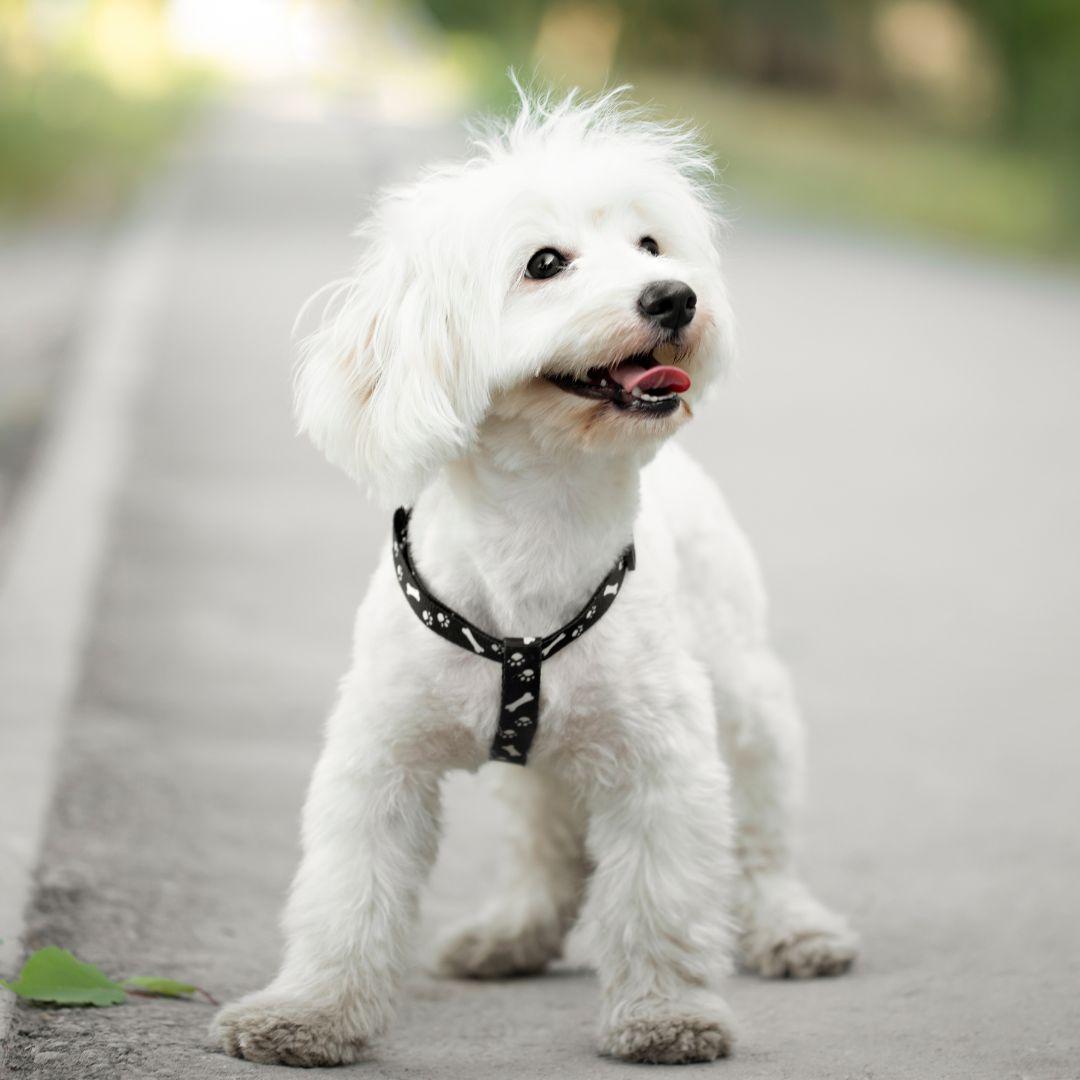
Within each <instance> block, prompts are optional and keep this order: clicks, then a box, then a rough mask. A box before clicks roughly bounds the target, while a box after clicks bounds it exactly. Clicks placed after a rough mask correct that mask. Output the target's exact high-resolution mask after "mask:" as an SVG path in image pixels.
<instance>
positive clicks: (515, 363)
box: [297, 93, 733, 502]
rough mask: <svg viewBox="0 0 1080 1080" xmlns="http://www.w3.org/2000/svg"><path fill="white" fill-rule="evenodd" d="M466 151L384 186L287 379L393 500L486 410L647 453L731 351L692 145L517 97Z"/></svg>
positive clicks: (665, 129) (674, 130)
mask: <svg viewBox="0 0 1080 1080" xmlns="http://www.w3.org/2000/svg"><path fill="white" fill-rule="evenodd" d="M476 150H477V152H476V156H474V157H473V158H471V159H470V160H468V161H466V162H464V163H462V164H457V165H453V166H445V167H441V168H438V169H435V170H432V171H431V172H429V173H427V174H426V175H424V176H423V177H421V179H420V180H419V181H418V182H416V183H414V184H412V185H410V186H408V187H404V188H398V189H395V190H391V191H388V192H386V193H385V194H384V195H383V196H382V197H381V199H380V201H379V202H378V204H377V205H376V208H375V210H374V212H373V214H372V215H371V217H370V218H369V219H368V221H367V222H366V223H365V224H364V225H363V226H362V228H361V235H362V237H363V238H364V239H365V241H366V248H365V251H364V254H363V256H362V257H361V261H360V264H359V266H358V267H357V269H356V272H355V274H354V275H353V276H352V277H351V278H350V279H349V280H348V281H347V282H345V283H343V284H342V285H341V286H340V288H339V290H338V293H337V295H336V297H335V299H334V301H333V302H332V304H331V305H330V306H329V310H328V315H327V317H326V319H325V320H324V323H323V325H322V327H321V328H320V329H319V330H317V331H316V332H315V333H314V334H313V335H312V336H311V337H310V338H308V339H307V341H306V342H305V347H304V351H303V356H302V360H301V364H300V367H299V370H298V376H297V411H298V415H299V419H300V426H301V428H302V429H304V430H306V431H307V432H308V433H309V434H310V436H311V438H312V439H313V441H314V442H315V444H316V445H317V446H319V447H320V448H321V449H322V450H323V451H324V452H325V453H326V455H327V456H328V457H329V458H330V459H331V461H333V462H335V463H336V464H338V465H340V466H342V467H343V468H344V469H346V471H348V472H349V473H351V474H352V475H354V476H355V477H357V478H358V479H361V480H363V481H366V482H367V483H368V484H369V485H370V486H371V487H372V488H373V489H374V490H375V491H376V492H377V493H378V494H380V495H381V496H383V497H384V498H386V499H387V500H388V501H392V502H396V501H407V500H409V499H411V498H412V497H413V496H414V495H415V494H416V492H417V491H418V490H419V489H420V488H421V487H422V486H423V485H424V484H425V483H426V482H427V481H428V480H429V479H430V478H431V476H432V475H433V473H434V472H435V471H436V470H437V469H438V468H439V467H440V466H442V465H443V464H445V463H446V462H448V461H451V460H453V459H455V458H458V457H461V456H463V455H465V454H467V453H468V452H469V450H470V447H471V446H473V445H475V444H476V442H477V440H478V439H480V438H481V433H482V432H483V431H484V430H486V429H487V427H488V426H489V425H497V426H499V427H500V428H501V430H502V431H503V432H504V433H505V432H506V431H507V430H508V425H509V426H510V428H509V429H510V430H513V431H514V432H516V433H517V436H518V437H520V438H523V439H527V440H529V442H530V443H531V444H532V445H534V446H535V447H537V448H539V449H540V451H541V452H545V453H551V454H567V453H569V454H575V453H594V454H597V453H598V454H622V453H628V452H633V451H634V450H635V449H645V450H646V451H647V450H649V449H650V448H652V447H655V445H656V444H657V443H658V442H659V440H661V439H663V438H665V437H667V436H668V435H670V434H671V433H672V432H673V431H675V430H676V428H678V427H679V426H680V425H681V424H682V423H683V422H684V421H685V419H686V418H687V417H688V416H689V415H690V409H691V406H692V405H693V403H694V402H695V401H697V400H698V399H699V398H700V395H701V394H702V392H703V391H704V390H705V389H706V388H707V387H708V385H709V383H710V382H711V381H712V379H713V378H714V376H715V374H716V373H717V371H718V370H719V369H720V367H721V366H722V364H723V362H724V360H725V358H726V357H727V356H728V355H729V354H730V352H731V349H732V337H733V325H732V318H731V313H730V310H729V307H728V302H727V296H726V293H725V290H724V284H723V279H722V276H721V272H720V261H719V255H718V252H717V243H716V241H717V231H718V218H717V214H716V209H715V205H714V202H713V200H712V198H711V196H710V194H709V191H708V187H707V185H706V179H707V172H708V159H707V158H706V157H705V156H704V155H703V154H702V152H701V150H700V148H699V146H698V144H697V143H696V142H695V141H694V139H693V138H692V137H691V136H690V135H689V134H688V133H687V132H686V131H685V130H684V129H682V128H678V127H674V126H671V125H663V124H657V123H652V122H649V121H646V120H643V119H641V118H640V117H638V116H637V115H636V114H635V113H634V112H633V111H631V110H629V109H627V108H625V107H624V106H623V105H622V104H621V101H620V95H619V94H617V93H616V94H610V95H607V96H606V97H604V98H601V99H599V100H597V101H594V102H591V103H586V104H578V103H576V102H575V100H574V99H573V97H571V98H568V99H566V100H564V101H562V102H560V103H558V104H554V105H552V104H550V103H547V102H529V101H527V100H526V101H523V104H522V108H521V111H520V113H519V114H518V116H517V118H516V119H515V120H514V121H513V122H512V123H511V124H509V125H507V126H506V127H505V128H503V129H501V130H499V131H498V132H496V133H494V134H492V135H490V136H489V137H487V138H483V139H478V140H477V142H476Z"/></svg>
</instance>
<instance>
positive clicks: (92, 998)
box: [0, 945, 127, 1005]
mask: <svg viewBox="0 0 1080 1080" xmlns="http://www.w3.org/2000/svg"><path fill="white" fill-rule="evenodd" d="M0 985H3V986H6V987H7V988H8V989H9V990H11V991H13V992H14V993H16V994H18V995H19V997H21V998H26V999H27V1000H28V1001H52V1002H55V1003H56V1004H57V1005H122V1004H123V1003H124V1002H125V1001H126V1000H127V995H126V994H125V993H124V990H123V987H121V986H119V985H118V984H117V983H114V982H113V981H112V979H110V978H109V977H108V976H107V975H105V974H104V973H103V972H101V971H99V970H98V969H97V968H96V967H94V965H93V964H84V963H83V962H82V961H81V960H76V959H75V957H74V956H72V955H71V953H69V952H68V951H67V949H58V948H57V947H56V946H55V945H47V946H46V947H45V948H44V949H38V951H37V952H36V953H34V954H33V955H32V956H30V957H29V958H28V959H27V961H26V963H25V964H24V965H23V969H22V971H20V972H19V977H18V978H17V979H15V980H14V981H13V982H3V980H0Z"/></svg>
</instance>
